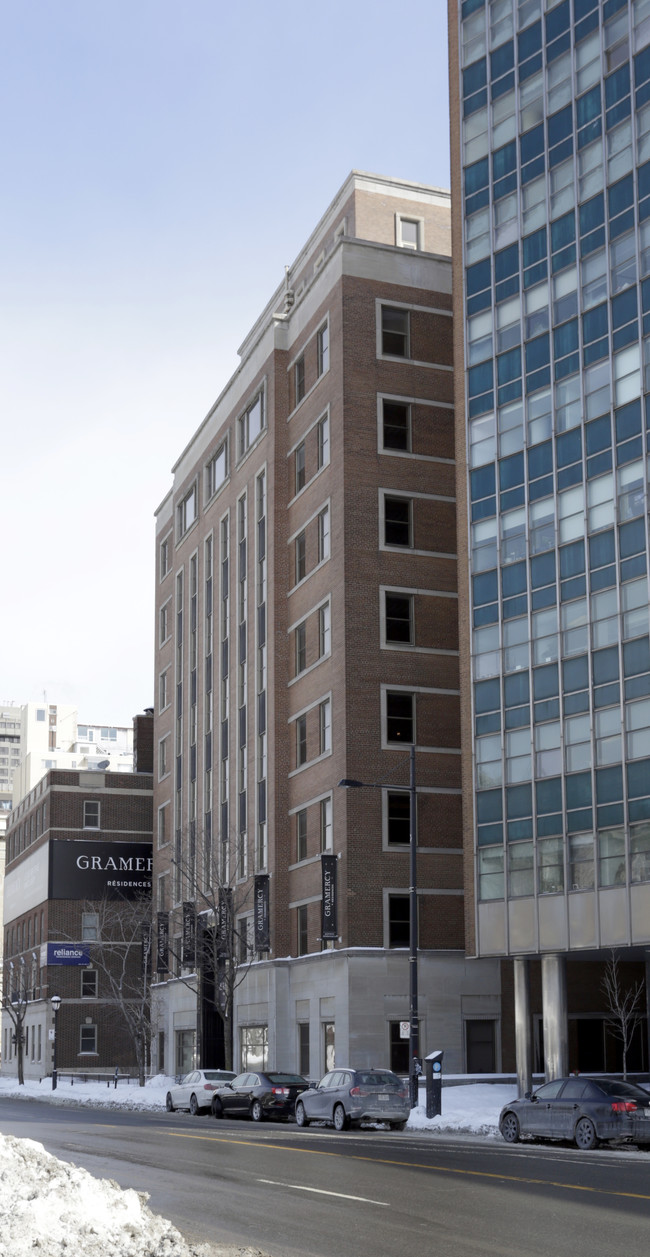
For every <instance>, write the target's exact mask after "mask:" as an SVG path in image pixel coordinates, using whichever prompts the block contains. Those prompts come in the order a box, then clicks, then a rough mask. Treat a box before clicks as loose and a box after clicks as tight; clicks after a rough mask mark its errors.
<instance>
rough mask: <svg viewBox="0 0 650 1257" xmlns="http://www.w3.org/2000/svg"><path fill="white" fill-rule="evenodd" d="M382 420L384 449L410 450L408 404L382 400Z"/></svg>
mask: <svg viewBox="0 0 650 1257" xmlns="http://www.w3.org/2000/svg"><path fill="white" fill-rule="evenodd" d="M490 344H491V342H490ZM382 420H383V443H384V449H385V450H410V448H411V407H410V406H409V405H408V403H407V402H393V401H388V400H387V399H386V398H384V401H383V403H382Z"/></svg>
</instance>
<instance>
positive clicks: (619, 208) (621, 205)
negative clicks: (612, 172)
mask: <svg viewBox="0 0 650 1257" xmlns="http://www.w3.org/2000/svg"><path fill="white" fill-rule="evenodd" d="M607 203H608V208H609V216H610V218H615V217H616V215H617V214H622V213H623V210H625V209H628V207H629V206H630V205H633V203H634V179H633V177H632V175H626V176H625V178H624V179H619V181H618V183H613V184H612V186H611V188H608V189H607Z"/></svg>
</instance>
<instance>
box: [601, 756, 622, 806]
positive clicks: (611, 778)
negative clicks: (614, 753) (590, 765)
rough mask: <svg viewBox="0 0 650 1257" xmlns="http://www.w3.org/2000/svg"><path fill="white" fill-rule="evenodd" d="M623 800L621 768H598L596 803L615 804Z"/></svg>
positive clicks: (617, 766)
mask: <svg viewBox="0 0 650 1257" xmlns="http://www.w3.org/2000/svg"><path fill="white" fill-rule="evenodd" d="M622 798H623V767H622V765H621V764H616V765H614V766H613V767H612V768H599V769H598V770H597V771H596V802H597V803H615V802H616V800H617V799H622Z"/></svg>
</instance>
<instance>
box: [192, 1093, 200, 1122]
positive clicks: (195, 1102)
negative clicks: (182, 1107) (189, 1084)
mask: <svg viewBox="0 0 650 1257" xmlns="http://www.w3.org/2000/svg"><path fill="white" fill-rule="evenodd" d="M198 1111H199V1102H198V1100H197V1098H196V1096H195V1095H194V1092H192V1094H191V1096H190V1113H191V1114H192V1117H196V1115H197V1113H198Z"/></svg>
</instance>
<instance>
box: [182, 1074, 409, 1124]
mask: <svg viewBox="0 0 650 1257" xmlns="http://www.w3.org/2000/svg"><path fill="white" fill-rule="evenodd" d="M175 1109H189V1111H190V1113H193V1114H196V1113H200V1112H202V1111H205V1110H206V1109H210V1111H211V1113H212V1116H213V1117H249V1118H252V1120H253V1121H254V1122H261V1121H264V1120H265V1119H266V1118H276V1119H280V1118H284V1119H287V1118H291V1117H294V1116H295V1119H296V1122H297V1124H298V1126H309V1124H310V1122H325V1123H331V1124H332V1125H333V1126H334V1127H335V1129H336V1130H338V1131H343V1130H347V1129H348V1128H349V1127H350V1126H352V1125H360V1124H361V1122H366V1121H372V1122H388V1123H389V1125H390V1128H391V1130H403V1129H404V1127H405V1126H406V1121H407V1118H408V1115H409V1111H410V1106H409V1092H408V1086H407V1085H406V1084H405V1083H404V1082H402V1080H401V1079H400V1078H398V1076H397V1074H394V1073H392V1071H391V1070H389V1069H332V1070H330V1071H329V1072H328V1073H327V1074H325V1077H324V1078H322V1079H321V1081H320V1082H319V1083H318V1084H317V1085H314V1084H310V1083H309V1082H308V1080H307V1079H306V1078H303V1077H302V1075H300V1074H290V1073H281V1072H278V1071H269V1072H266V1073H261V1072H260V1071H259V1070H256V1071H247V1072H246V1073H243V1074H233V1073H231V1072H229V1071H227V1070H218V1069H208V1070H200V1069H197V1070H193V1071H192V1072H191V1073H189V1074H186V1076H185V1077H184V1078H183V1079H182V1081H181V1082H180V1083H179V1084H178V1086H176V1087H171V1088H170V1090H169V1091H168V1092H167V1111H168V1112H169V1113H173V1112H174V1110H175Z"/></svg>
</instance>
